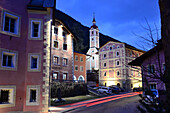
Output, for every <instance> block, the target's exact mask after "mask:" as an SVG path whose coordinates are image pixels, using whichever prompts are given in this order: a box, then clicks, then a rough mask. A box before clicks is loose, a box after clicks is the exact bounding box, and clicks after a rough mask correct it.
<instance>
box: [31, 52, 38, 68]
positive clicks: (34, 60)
mask: <svg viewBox="0 0 170 113" xmlns="http://www.w3.org/2000/svg"><path fill="white" fill-rule="evenodd" d="M31 69H38V56H36V55H32V56H31Z"/></svg>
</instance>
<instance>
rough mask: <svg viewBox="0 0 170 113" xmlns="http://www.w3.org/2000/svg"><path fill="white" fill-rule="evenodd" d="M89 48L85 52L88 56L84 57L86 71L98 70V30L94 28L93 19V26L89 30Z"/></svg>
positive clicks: (94, 22)
mask: <svg viewBox="0 0 170 113" xmlns="http://www.w3.org/2000/svg"><path fill="white" fill-rule="evenodd" d="M89 32H90V37H89V38H90V40H89V41H90V42H89V44H90V46H89V47H90V48H89V50H88V52H87V54H88V55H90V56H87V57H86V70H98V69H99V55H98V54H97V53H98V49H99V29H98V27H97V26H96V21H95V18H93V25H92V26H91V28H90V31H89Z"/></svg>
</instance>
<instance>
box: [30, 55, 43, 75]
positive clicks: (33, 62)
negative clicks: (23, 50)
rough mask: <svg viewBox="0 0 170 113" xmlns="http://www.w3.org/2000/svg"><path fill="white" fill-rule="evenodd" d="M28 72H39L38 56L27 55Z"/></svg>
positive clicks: (39, 58) (39, 59)
mask: <svg viewBox="0 0 170 113" xmlns="http://www.w3.org/2000/svg"><path fill="white" fill-rule="evenodd" d="M28 71H34V72H35V71H37V72H39V71H41V57H40V54H32V53H29V54H28Z"/></svg>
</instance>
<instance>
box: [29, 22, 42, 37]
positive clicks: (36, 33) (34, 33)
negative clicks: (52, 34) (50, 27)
mask: <svg viewBox="0 0 170 113" xmlns="http://www.w3.org/2000/svg"><path fill="white" fill-rule="evenodd" d="M40 27H41V21H39V20H32V21H31V38H40Z"/></svg>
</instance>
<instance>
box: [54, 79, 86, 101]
mask: <svg viewBox="0 0 170 113" xmlns="http://www.w3.org/2000/svg"><path fill="white" fill-rule="evenodd" d="M58 88H60V89H61V97H72V96H78V95H86V94H88V90H87V85H86V84H85V83H64V82H63V83H60V82H55V81H54V82H52V84H51V98H57V97H58V93H57V91H58Z"/></svg>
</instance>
